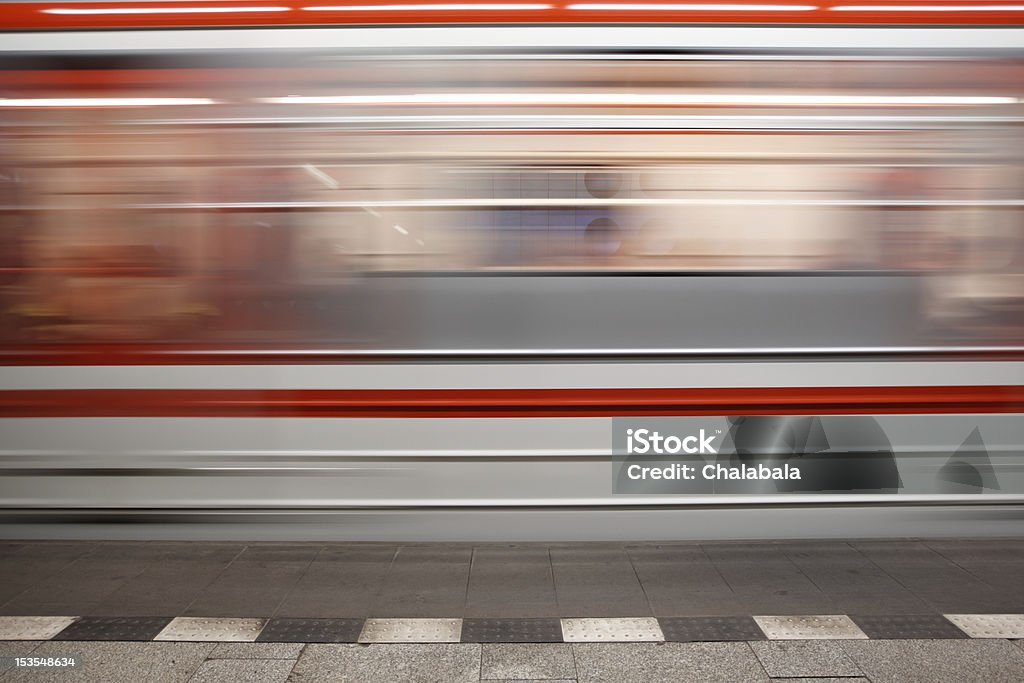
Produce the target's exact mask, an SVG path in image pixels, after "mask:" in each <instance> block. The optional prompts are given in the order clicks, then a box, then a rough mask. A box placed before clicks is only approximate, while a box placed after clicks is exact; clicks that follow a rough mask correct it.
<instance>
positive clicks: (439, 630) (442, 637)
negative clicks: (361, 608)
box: [359, 619, 462, 643]
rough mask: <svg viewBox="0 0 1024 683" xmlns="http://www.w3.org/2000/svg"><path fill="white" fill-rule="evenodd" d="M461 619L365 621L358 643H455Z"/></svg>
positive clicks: (459, 631) (459, 630)
mask: <svg viewBox="0 0 1024 683" xmlns="http://www.w3.org/2000/svg"><path fill="white" fill-rule="evenodd" d="M461 635H462V619H367V620H366V623H365V624H364V625H363V631H362V633H360V634H359V642H360V643H457V642H459V639H460V637H461Z"/></svg>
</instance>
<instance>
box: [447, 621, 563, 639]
mask: <svg viewBox="0 0 1024 683" xmlns="http://www.w3.org/2000/svg"><path fill="white" fill-rule="evenodd" d="M462 642H464V643H561V642H562V624H561V621H560V620H558V619H463V621H462Z"/></svg>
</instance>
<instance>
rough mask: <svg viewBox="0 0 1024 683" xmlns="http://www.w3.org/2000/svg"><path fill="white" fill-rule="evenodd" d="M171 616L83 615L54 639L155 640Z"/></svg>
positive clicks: (169, 621)
mask: <svg viewBox="0 0 1024 683" xmlns="http://www.w3.org/2000/svg"><path fill="white" fill-rule="evenodd" d="M169 623H171V617H82V618H81V619H79V620H78V621H76V622H75V623H73V624H71V625H70V626H68V627H67V628H66V629H64V630H63V631H61V632H60V633H58V634H57V635H56V636H54V637H53V640H141V641H147V640H153V638H154V637H156V634H158V633H160V631H162V630H163V629H164V627H165V626H167V624H169Z"/></svg>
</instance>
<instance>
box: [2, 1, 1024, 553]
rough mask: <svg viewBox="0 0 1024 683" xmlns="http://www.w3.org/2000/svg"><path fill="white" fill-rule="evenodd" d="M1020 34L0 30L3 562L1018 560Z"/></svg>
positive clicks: (450, 8)
mask: <svg viewBox="0 0 1024 683" xmlns="http://www.w3.org/2000/svg"><path fill="white" fill-rule="evenodd" d="M1021 10H1022V6H1021V5H1019V4H1013V3H1010V2H1004V1H1003V0H994V1H993V2H987V3H984V4H979V3H968V2H959V3H957V2H952V0H941V1H937V2H935V3H929V4H924V3H895V2H883V1H881V0H866V1H865V2H864V3H862V4H857V5H853V4H842V3H841V2H836V1H833V0H828V1H819V0H808V2H805V3H802V4H801V3H798V2H796V0H779V2H773V3H771V4H752V3H729V4H724V3H701V4H685V3H682V4H681V3H661V2H659V3H636V4H633V3H604V2H599V3H589V4H561V3H552V4H546V3H518V2H513V3H460V4H440V3H433V4H429V3H425V2H415V3H403V4H356V3H354V2H346V3H344V4H340V5H327V4H318V3H316V2H314V0H306V1H305V2H302V3H298V4H293V3H276V2H271V1H270V0H253V1H252V2H249V1H247V0H224V1H222V2H214V1H213V0H201V1H193V0H189V1H186V2H170V1H169V0H153V1H144V2H143V1H140V2H131V1H129V0H118V1H116V2H91V1H90V2H79V1H77V0H74V1H69V2H58V1H56V0H54V1H53V2H34V1H33V2H16V3H3V4H2V5H0V29H2V31H3V33H2V34H0V36H2V37H0V150H2V154H0V207H2V210H0V320H2V325H0V365H2V368H0V472H2V475H0V521H2V524H0V534H3V535H4V536H7V537H19V536H20V537H95V538H162V537H163V538H171V537H175V538H254V539H256V538H333V539H370V540H385V539H424V540H426V539H430V540H442V539H452V540H458V539H475V540H551V539H562V540H581V539H626V538H628V539H681V538H687V539H689V538H702V539H703V538H758V537H761V538H772V537H840V536H847V537H848V536H861V537H864V536H894V535H899V536H943V535H946V536H973V535H991V536H998V535H1007V534H1012V533H1019V531H1020V528H1021V523H1022V521H1024V419H1021V415H1022V413H1024V135H1022V131H1024V99H1022V98H1024V11H1021ZM668 417H676V418H686V419H688V420H691V422H692V424H693V425H694V428H695V429H696V428H697V427H699V428H700V429H704V428H705V427H706V428H707V430H708V432H707V433H709V434H710V433H712V432H715V433H721V434H722V438H723V442H722V445H723V446H728V449H729V453H730V454H731V457H732V464H735V463H736V462H737V458H739V459H740V460H742V459H744V458H754V459H756V458H757V457H758V453H759V452H760V451H759V448H760V447H761V446H760V445H758V446H755V447H748V445H745V444H749V443H750V442H751V441H756V442H757V444H762V445H763V443H764V442H765V440H767V441H770V442H771V443H772V444H774V445H773V446H772V448H773V449H775V450H773V451H772V454H773V457H775V456H778V454H779V452H780V451H779V449H782V450H784V451H785V453H786V457H787V458H789V457H796V458H805V460H803V461H802V462H806V463H810V462H812V461H813V462H815V463H818V464H819V465H821V466H822V467H826V468H827V467H830V466H831V465H830V464H829V463H832V464H835V463H837V462H840V461H842V462H844V463H846V465H844V467H843V468H842V469H840V470H834V472H839V474H834V475H833V476H830V477H827V479H828V482H827V483H820V484H813V483H812V484H808V485H806V486H804V487H802V488H801V487H795V488H794V487H785V486H773V485H771V484H763V485H761V486H760V487H759V488H756V489H749V490H747V489H742V488H732V489H730V488H728V487H726V488H723V489H721V490H717V491H716V492H714V493H697V494H695V493H687V492H680V491H679V490H674V489H671V487H669V488H662V489H657V490H654V489H652V490H651V491H645V492H634V493H623V492H621V491H619V490H617V488H616V486H617V484H616V477H617V476H618V475H619V474H620V473H619V471H618V470H616V469H615V468H616V463H615V461H614V460H615V459H614V458H613V455H614V453H615V452H616V447H615V446H614V443H615V439H616V438H617V435H616V434H617V433H616V434H613V432H615V430H617V429H618V428H619V427H618V425H619V423H620V421H619V420H616V419H615V418H622V419H626V418H635V419H648V418H668ZM687 424H690V423H687ZM722 452H725V451H722ZM879 454H881V456H880V457H882V458H883V460H884V462H883V464H882V466H881V467H882V469H871V468H869V469H867V470H864V469H862V468H861V464H864V463H868V461H871V462H875V461H876V456H879ZM723 457H724V456H723ZM830 458H831V459H830ZM720 460H721V458H720ZM794 462H795V461H794ZM822 463H823V464H822ZM851 463H852V464H851ZM865 466H866V465H865ZM859 468H861V469H859ZM858 472H859V474H858ZM864 472H868V473H869V474H867V475H865V474H864ZM877 472H887V473H888V474H886V475H885V476H882V475H878V476H879V477H880V479H879V481H874V480H873V479H872V477H875V474H872V473H877ZM882 480H884V481H882Z"/></svg>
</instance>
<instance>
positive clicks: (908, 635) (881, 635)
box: [850, 614, 967, 640]
mask: <svg viewBox="0 0 1024 683" xmlns="http://www.w3.org/2000/svg"><path fill="white" fill-rule="evenodd" d="M850 618H851V619H853V621H854V622H855V623H856V624H857V626H860V629H861V630H862V631H864V633H866V634H867V636H868V638H873V639H884V640H890V639H891V640H895V639H914V638H918V639H934V638H966V637H967V634H966V633H964V632H963V631H961V630H960V629H958V628H957V627H956V626H954V625H953V624H952V623H950V621H949V620H948V619H946V618H945V617H943V616H942V615H941V614H919V615H900V616H857V615H850Z"/></svg>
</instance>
